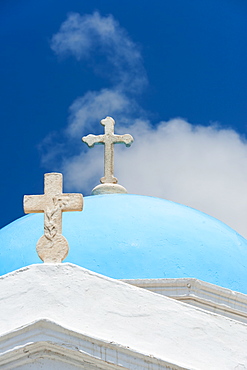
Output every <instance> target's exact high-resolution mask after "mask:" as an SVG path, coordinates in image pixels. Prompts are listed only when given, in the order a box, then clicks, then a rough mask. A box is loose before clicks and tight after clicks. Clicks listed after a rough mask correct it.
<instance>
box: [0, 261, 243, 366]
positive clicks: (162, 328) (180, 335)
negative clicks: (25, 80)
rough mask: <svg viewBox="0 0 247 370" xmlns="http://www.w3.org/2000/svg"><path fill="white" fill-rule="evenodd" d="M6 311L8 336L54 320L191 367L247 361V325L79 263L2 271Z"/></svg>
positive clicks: (1, 323) (2, 327) (0, 298)
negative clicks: (23, 328)
mask: <svg viewBox="0 0 247 370" xmlns="http://www.w3.org/2000/svg"><path fill="white" fill-rule="evenodd" d="M0 312H1V315H0V337H1V335H4V334H6V333H7V332H11V331H14V330H16V329H17V328H19V327H23V326H24V325H27V324H28V323H30V322H33V321H37V320H38V319H47V320H51V321H53V322H55V323H57V324H58V325H62V326H64V327H65V328H67V329H70V330H73V331H75V332H78V333H82V334H84V335H87V336H90V337H92V338H97V339H100V340H103V341H106V342H108V343H109V342H110V343H115V344H116V345H121V346H124V347H126V348H129V349H130V350H134V351H137V352H139V353H142V354H146V355H149V356H154V357H156V358H160V359H162V360H164V361H169V362H170V363H174V364H177V365H179V366H184V367H186V368H190V369H200V370H204V369H205V370H208V369H217V370H218V369H224V370H227V369H238V368H241V369H246V368H247V354H246V346H247V326H246V325H245V324H243V323H239V322H237V321H235V320H232V319H229V318H225V317H223V316H220V315H216V314H213V313H209V312H205V311H203V310H201V309H198V308H194V307H191V306H189V305H186V304H183V303H181V302H177V301H175V300H173V299H170V298H167V297H164V296H161V295H158V294H154V293H152V292H149V291H146V290H144V289H141V288H137V287H134V286H131V285H128V284H126V283H123V282H120V281H116V280H113V279H109V278H106V277H104V276H100V275H97V274H95V273H93V272H90V271H87V270H85V269H82V268H80V267H77V266H75V265H71V264H58V265H48V264H43V265H33V266H30V267H28V268H26V269H22V270H19V271H16V272H14V273H10V274H8V275H5V276H3V277H2V278H0ZM3 345H4V346H5V347H6V345H7V344H6V343H3ZM16 345H18V343H16Z"/></svg>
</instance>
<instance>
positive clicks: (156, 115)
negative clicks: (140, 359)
mask: <svg viewBox="0 0 247 370" xmlns="http://www.w3.org/2000/svg"><path fill="white" fill-rule="evenodd" d="M0 36H1V58H0V81H1V84H0V86H1V87H0V122H1V146H0V151H1V156H0V159H1V163H0V165H1V182H0V190H1V199H2V207H1V222H0V227H3V226H4V225H6V224H8V223H9V222H11V221H13V220H15V219H17V218H19V217H21V216H23V214H24V213H23V208H22V199H23V195H24V194H41V193H43V175H44V173H46V172H53V171H57V172H62V173H63V175H64V191H65V192H82V193H83V194H84V195H85V196H87V195H90V192H91V190H92V188H93V187H94V186H96V185H97V184H99V179H100V177H102V175H103V146H97V147H95V148H93V149H89V148H87V146H86V145H85V144H84V143H82V141H81V138H82V136H85V135H87V134H89V133H92V134H101V133H103V127H102V126H101V125H100V120H101V119H103V118H105V117H106V116H112V117H113V118H114V119H115V121H116V125H115V132H116V133H117V134H125V133H129V134H131V135H133V137H134V139H135V141H134V143H133V144H132V146H131V147H130V148H126V147H125V146H124V145H117V146H116V147H115V175H116V176H117V178H118V179H119V183H120V184H121V185H123V186H125V187H126V188H127V190H128V192H129V193H133V194H143V195H150V196H156V197H161V198H164V199H168V200H172V201H175V202H178V203H182V204H185V205H188V206H191V207H193V208H196V209H199V210H201V211H203V212H205V213H208V214H209V215H211V216H214V217H216V218H218V219H220V220H222V221H223V222H225V223H226V224H228V225H229V226H231V227H232V228H234V229H235V230H236V231H238V232H239V233H240V234H241V235H243V236H245V237H247V141H246V132H247V104H246V99H247V3H246V1H245V0H200V1H196V0H172V1H171V0H169V1H168V0H156V1H155V2H154V1H150V0H146V1H145V2H143V0H142V1H140V0H135V1H129V0H125V1H115V0H102V1H101V0H91V1H85V0H84V1H83V0H70V1H69V2H68V1H64V0H59V1H58V0H49V1H48V0H43V1H40V2H34V1H31V0H1V2H0Z"/></svg>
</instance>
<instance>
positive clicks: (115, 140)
mask: <svg viewBox="0 0 247 370" xmlns="http://www.w3.org/2000/svg"><path fill="white" fill-rule="evenodd" d="M100 123H101V124H102V125H103V126H105V134H104V135H98V136H96V135H91V134H90V135H87V136H84V137H83V138H82V141H84V143H86V144H87V145H88V146H89V147H93V146H94V145H95V144H104V147H105V148H104V149H105V155H104V157H105V163H104V177H102V178H101V179H100V182H101V183H102V184H106V183H108V184H116V183H117V182H118V180H117V178H116V177H114V175H113V171H114V150H113V145H114V144H125V145H126V146H130V145H131V144H132V143H133V141H134V139H133V137H132V136H131V135H129V134H125V135H115V134H114V125H115V121H114V119H113V118H111V117H106V118H105V119H102V120H101V121H100Z"/></svg>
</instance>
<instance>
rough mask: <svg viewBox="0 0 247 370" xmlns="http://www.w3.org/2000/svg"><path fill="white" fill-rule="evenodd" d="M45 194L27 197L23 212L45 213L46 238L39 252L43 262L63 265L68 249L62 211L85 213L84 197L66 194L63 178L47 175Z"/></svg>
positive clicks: (59, 174)
mask: <svg viewBox="0 0 247 370" xmlns="http://www.w3.org/2000/svg"><path fill="white" fill-rule="evenodd" d="M44 178H45V181H44V182H45V184H44V185H45V186H44V188H45V189H44V194H42V195H25V196H24V202H23V203H24V212H25V213H41V212H44V235H43V236H41V238H40V239H39V240H38V243H37V247H36V250H37V252H38V255H39V257H40V258H41V259H42V261H44V262H48V263H49V262H56V263H57V262H62V260H64V258H65V257H66V256H67V254H68V251H69V246H68V242H67V240H66V238H65V237H64V236H63V235H62V212H66V211H82V207H83V198H82V194H72V193H71V194H64V193H63V189H62V188H63V184H62V182H63V175H62V174H61V173H46V174H45V176H44Z"/></svg>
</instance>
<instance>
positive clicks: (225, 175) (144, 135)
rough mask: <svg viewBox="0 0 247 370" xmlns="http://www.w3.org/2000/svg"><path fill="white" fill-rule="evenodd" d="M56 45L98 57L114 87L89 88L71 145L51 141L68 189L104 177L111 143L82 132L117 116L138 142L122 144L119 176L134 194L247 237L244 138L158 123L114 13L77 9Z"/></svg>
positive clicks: (68, 136)
mask: <svg viewBox="0 0 247 370" xmlns="http://www.w3.org/2000/svg"><path fill="white" fill-rule="evenodd" d="M51 47H52V49H53V51H54V52H55V53H56V54H58V55H59V56H66V55H72V56H74V57H75V58H76V59H77V60H78V61H79V62H83V61H85V60H90V62H91V61H92V68H93V69H94V71H95V73H102V74H104V75H105V77H107V78H108V81H109V82H110V87H107V88H102V89H101V90H99V91H88V92H87V93H86V94H85V95H84V96H82V97H78V98H77V99H76V100H75V101H74V102H73V103H72V105H71V107H70V110H69V123H68V126H67V128H66V129H65V130H64V132H63V133H64V142H63V144H59V145H54V139H53V138H52V137H51V138H49V139H46V142H48V144H49V142H50V141H51V142H53V146H52V147H53V149H50V148H51V147H50V146H49V145H48V147H47V148H49V149H46V155H45V154H44V155H43V162H44V163H48V162H49V163H51V162H52V161H53V162H56V164H58V163H59V169H60V170H61V171H62V172H63V173H64V175H65V185H66V187H67V188H69V189H70V190H71V189H72V190H73V189H75V190H77V191H82V192H84V194H85V193H86V194H89V193H90V191H91V189H92V188H93V187H94V186H95V185H97V184H98V183H99V179H100V177H101V176H102V172H103V147H101V146H98V147H95V148H94V149H93V150H88V149H87V147H86V145H83V144H82V143H81V142H80V138H81V137H82V136H84V135H87V134H88V133H95V134H97V133H99V132H101V131H100V130H101V126H100V125H99V121H100V120H101V119H102V118H105V116H107V115H110V116H113V117H114V118H115V119H116V121H117V126H116V132H117V133H119V134H121V133H127V132H128V133H130V134H131V135H133V136H134V138H135V142H134V144H133V145H132V146H131V147H130V148H128V149H126V148H125V147H124V146H123V147H122V146H116V148H115V151H116V155H115V162H116V166H115V167H116V170H115V175H116V176H117V177H118V179H119V183H120V184H122V185H124V186H125V187H126V188H127V189H128V191H129V192H130V193H134V194H145V195H151V196H158V197H161V198H166V199H169V200H172V201H176V202H179V203H182V204H185V205H188V206H191V207H194V208H196V209H199V210H201V211H203V212H206V213H208V214H210V215H212V216H214V217H216V218H218V219H220V220H222V221H224V222H226V223H227V224H228V225H230V226H231V227H233V228H234V229H235V230H237V231H238V232H239V233H241V234H242V235H244V236H245V237H247V228H246V226H245V220H247V191H246V184H247V143H246V141H245V140H244V139H243V138H241V137H240V136H239V135H238V134H237V133H236V132H235V131H234V130H230V129H228V130H227V129H222V128H220V127H219V126H217V125H210V126H208V127H205V126H200V125H192V124H190V123H188V122H186V121H185V120H183V119H172V120H169V121H168V122H160V123H158V124H155V125H153V124H151V122H150V121H149V120H148V119H147V114H146V113H145V110H142V109H141V107H140V106H139V105H138V103H137V99H136V97H137V96H138V94H141V92H142V91H143V89H144V88H145V86H147V76H146V72H145V70H144V67H143V63H142V57H141V54H140V51H139V48H138V47H137V46H136V45H135V44H134V42H133V41H132V40H131V39H130V38H129V36H128V35H127V33H126V32H125V30H123V29H122V28H121V27H120V25H119V24H118V22H117V21H116V20H115V19H114V18H113V17H112V16H107V17H103V16H101V15H100V14H99V13H97V12H96V13H93V14H92V15H83V16H81V15H79V14H75V13H72V14H70V15H69V16H68V18H67V20H66V21H65V22H64V23H63V24H62V25H61V28H60V30H59V32H58V33H57V34H55V35H54V36H53V38H52V42H51ZM137 117H138V118H137ZM44 146H45V145H44ZM72 146H73V150H72V151H71V147H72ZM66 148H67V149H66ZM68 148H69V150H68ZM123 151H124V153H123ZM62 152H63V153H62ZM68 152H69V155H68ZM58 158H59V160H58ZM56 168H57V167H56Z"/></svg>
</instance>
